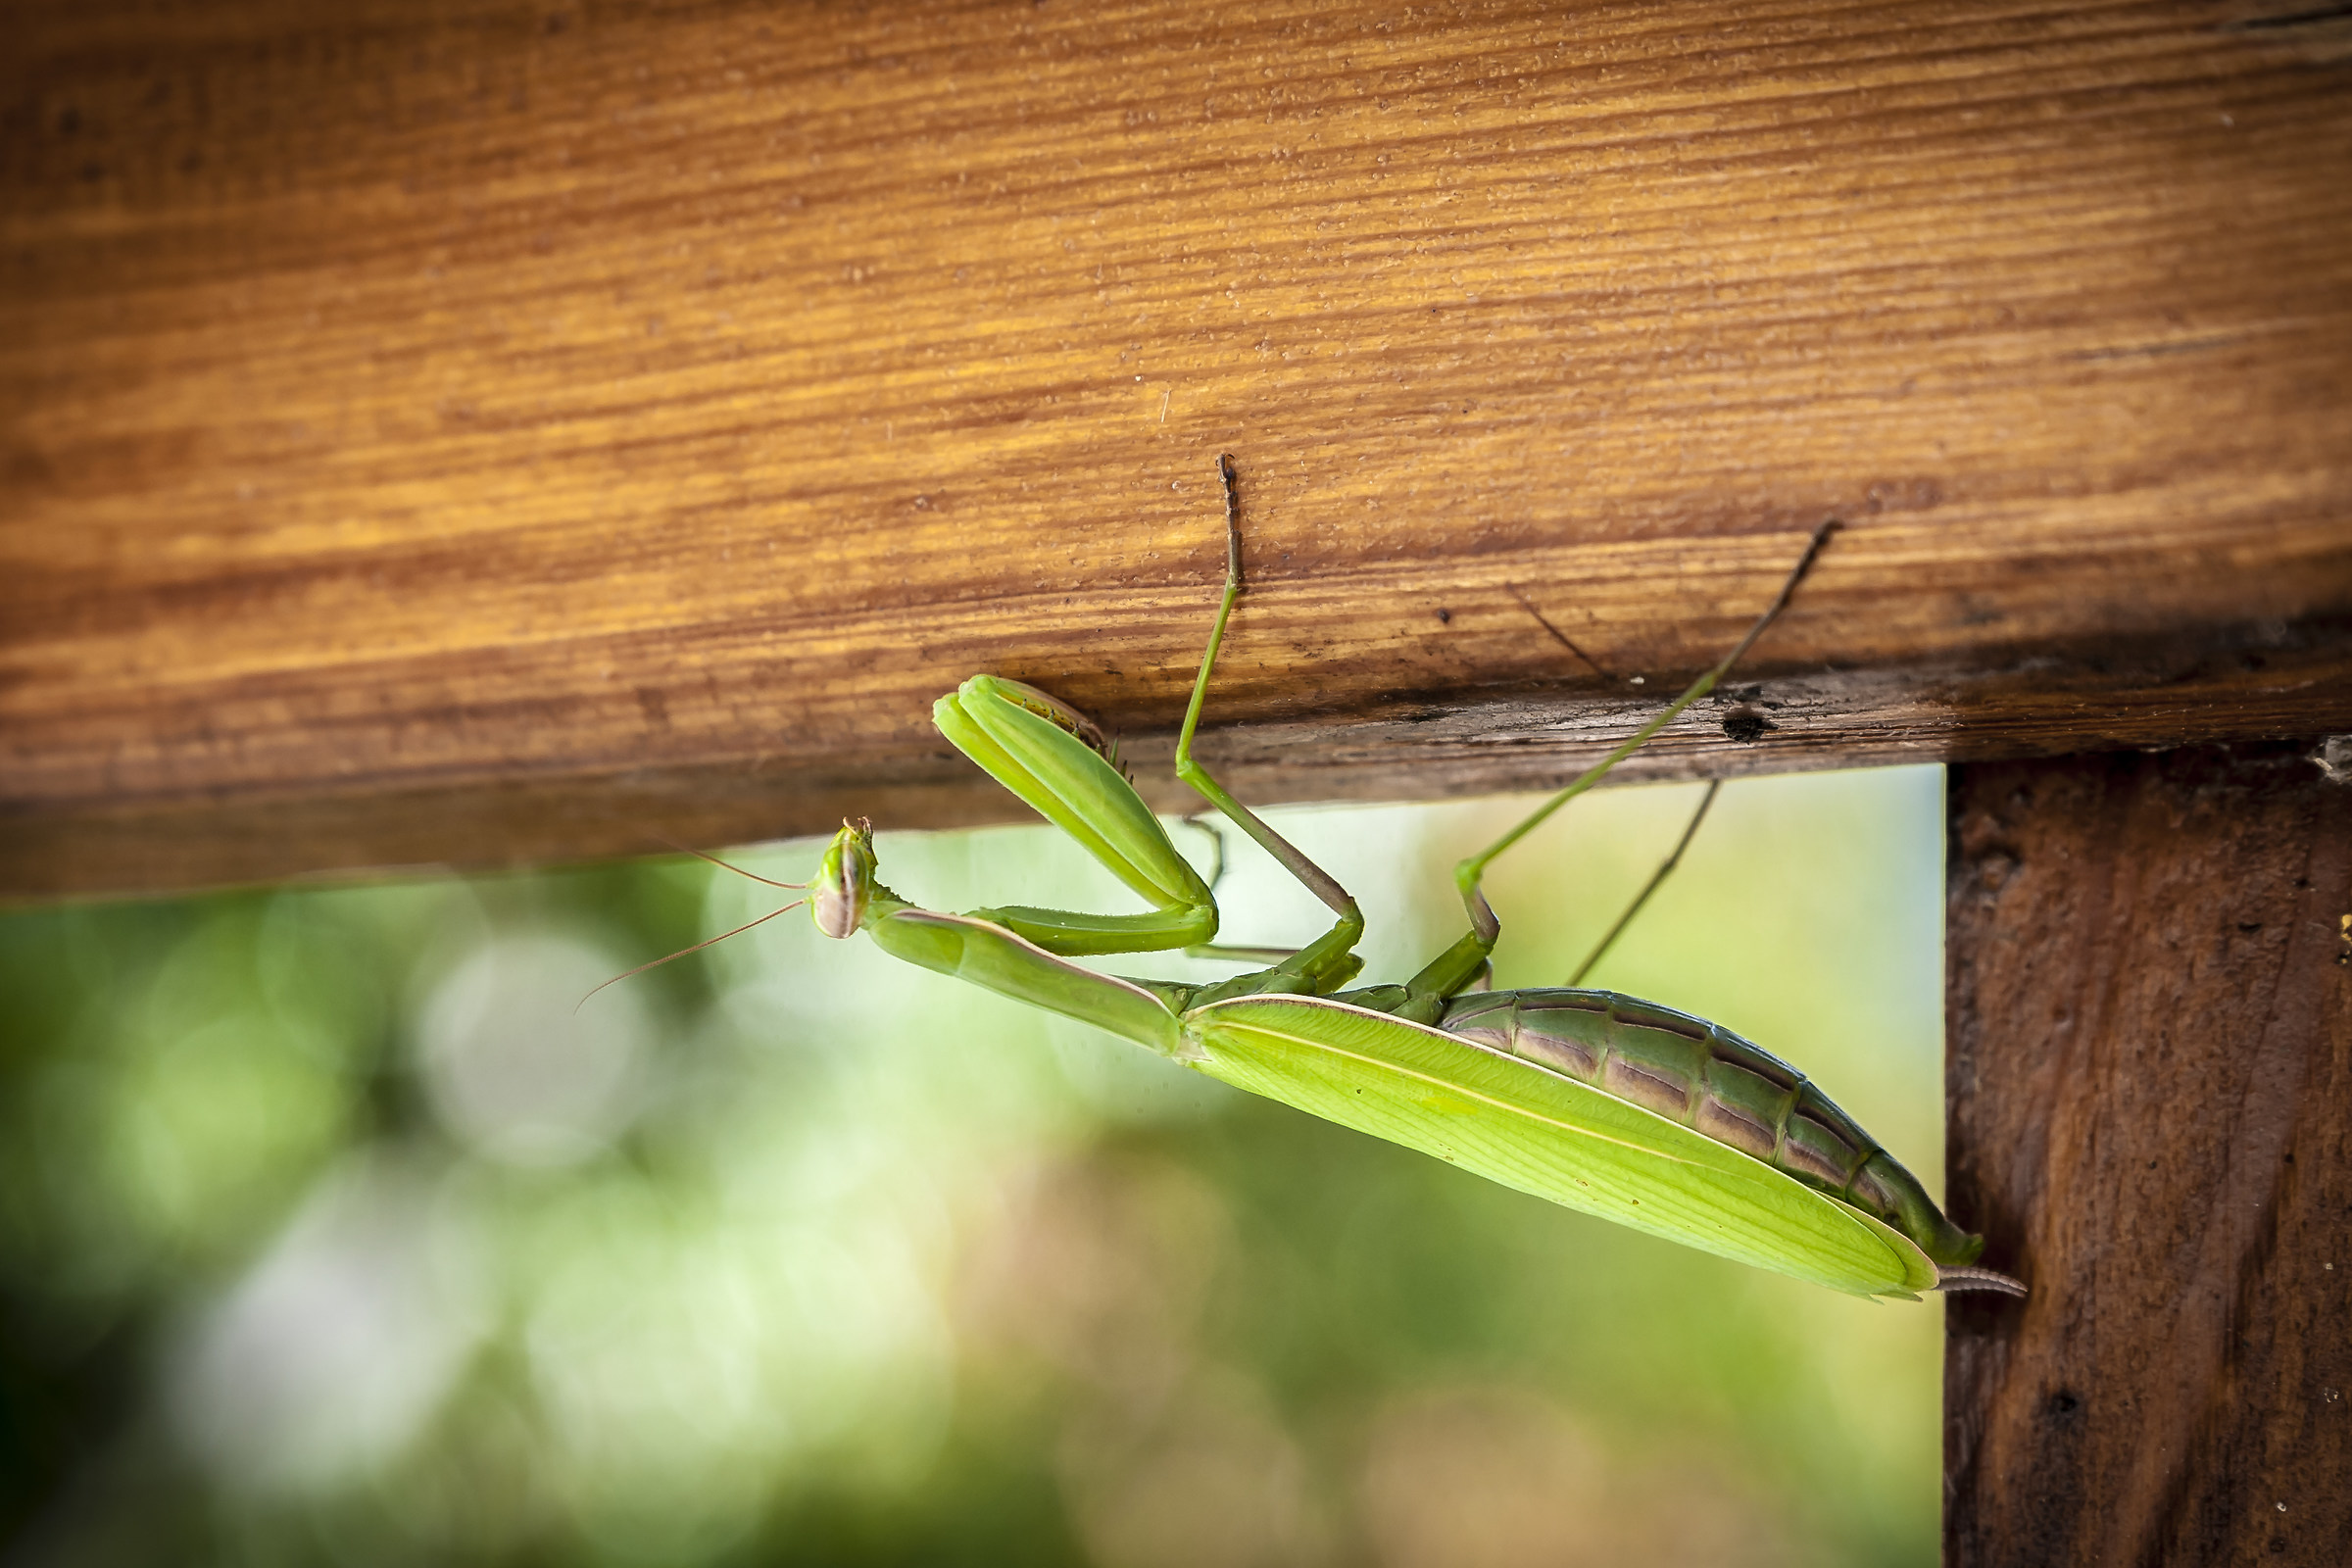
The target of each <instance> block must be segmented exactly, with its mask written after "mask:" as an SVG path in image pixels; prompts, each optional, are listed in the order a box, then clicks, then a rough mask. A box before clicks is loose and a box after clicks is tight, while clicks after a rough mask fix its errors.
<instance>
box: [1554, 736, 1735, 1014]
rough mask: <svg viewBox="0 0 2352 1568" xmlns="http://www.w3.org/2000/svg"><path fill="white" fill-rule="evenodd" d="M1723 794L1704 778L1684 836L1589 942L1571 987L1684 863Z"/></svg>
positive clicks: (1718, 784) (1714, 782) (1717, 782)
mask: <svg viewBox="0 0 2352 1568" xmlns="http://www.w3.org/2000/svg"><path fill="white" fill-rule="evenodd" d="M1722 793H1723V780H1721V779H1719V778H1711V779H1709V780H1707V792H1706V794H1704V795H1702V796H1700V797H1699V798H1698V809H1697V810H1695V811H1692V812H1691V820H1690V821H1689V822H1686V823H1685V824H1683V836H1682V837H1681V838H1679V839H1677V840H1675V844H1674V849H1673V850H1672V851H1671V852H1670V853H1669V854H1668V855H1667V857H1666V858H1665V859H1663V860H1661V861H1659V862H1658V868H1657V869H1656V870H1655V871H1652V872H1650V873H1649V880H1648V881H1647V882H1644V883H1642V891H1641V892H1639V893H1637V894H1635V895H1634V902H1633V903H1631V904H1629V905H1627V906H1626V907H1625V912H1624V913H1623V914H1620V915H1619V916H1617V923H1616V924H1615V925H1612V926H1610V927H1609V929H1608V932H1607V934H1606V935H1604V936H1603V937H1602V938H1601V939H1600V940H1599V941H1598V942H1595V943H1593V951H1592V952H1590V953H1588V954H1586V955H1585V961H1584V962H1582V963H1580V964H1578V965H1577V966H1576V972H1575V973H1574V974H1572V975H1570V976H1569V977H1568V983H1569V984H1570V985H1571V986H1581V985H1583V984H1584V983H1585V976H1586V975H1589V974H1591V973H1592V972H1593V965H1594V964H1596V963H1598V962H1600V960H1601V959H1602V958H1603V957H1604V956H1607V954H1608V951H1609V949H1611V948H1613V947H1615V946H1616V945H1617V939H1618V938H1619V937H1621V936H1623V935H1625V928H1626V927H1627V926H1629V925H1632V924H1633V923H1634V916H1635V915H1637V914H1640V913H1641V912H1642V906H1643V905H1644V904H1647V903H1648V902H1649V896H1650V895H1651V894H1653V893H1655V892H1657V891H1658V886H1659V884H1660V883H1662V882H1664V881H1665V880H1666V878H1667V877H1669V876H1671V875H1672V874H1673V873H1674V868H1675V867H1676V866H1678V865H1680V864H1682V863H1683V852H1684V851H1685V850H1687V849H1689V848H1690V847H1691V840H1692V839H1694V838H1696V837H1698V824H1699V823H1701V822H1704V821H1705V820H1706V819H1707V808H1708V807H1710V806H1713V805H1714V804H1715V797H1716V796H1718V795H1720V794H1722Z"/></svg>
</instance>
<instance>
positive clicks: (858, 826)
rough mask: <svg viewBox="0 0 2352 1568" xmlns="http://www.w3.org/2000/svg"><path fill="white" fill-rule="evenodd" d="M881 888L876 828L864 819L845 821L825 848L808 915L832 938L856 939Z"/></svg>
mask: <svg viewBox="0 0 2352 1568" xmlns="http://www.w3.org/2000/svg"><path fill="white" fill-rule="evenodd" d="M879 886H880V884H878V883H877V882H875V880H874V829H873V824H872V823H870V822H868V821H866V820H865V819H864V818H862V817H860V818H858V820H857V821H855V822H851V821H846V820H845V821H844V822H843V823H842V824H841V831H840V832H838V833H836V834H834V835H833V842H832V843H831V844H829V845H827V846H826V847H825V858H824V859H823V860H822V861H821V862H820V863H819V864H818V866H817V868H816V877H815V880H814V881H813V882H811V883H810V884H809V913H810V914H811V915H812V916H814V918H815V920H816V928H817V929H818V930H819V931H822V932H823V933H824V934H825V935H827V936H829V937H836V938H842V937H849V936H854V935H856V934H857V931H858V927H859V926H860V925H862V924H864V923H865V907H866V905H867V903H868V902H869V901H871V900H872V898H873V896H874V891H875V889H876V888H877V887H879Z"/></svg>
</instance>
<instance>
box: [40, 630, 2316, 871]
mask: <svg viewBox="0 0 2352 1568" xmlns="http://www.w3.org/2000/svg"><path fill="white" fill-rule="evenodd" d="M1682 678H1686V677H1682V676H1670V677H1655V678H1653V679H1651V680H1650V681H1648V682H1646V683H1645V684H1644V686H1643V687H1642V688H1640V689H1636V688H1632V687H1629V686H1624V685H1619V686H1617V687H1616V688H1614V689H1607V690H1600V691H1595V690H1593V688H1592V686H1591V684H1590V683H1589V682H1588V683H1586V684H1584V685H1582V686H1579V687H1575V688H1562V689H1552V690H1545V691H1507V692H1496V693H1486V694H1469V695H1466V696H1465V695H1462V694H1441V695H1431V696H1428V697H1414V696H1411V695H1404V696H1399V697H1397V698H1396V699H1394V700H1392V701H1391V702H1390V703H1388V704H1385V705H1382V706H1380V707H1379V708H1378V709H1376V710H1374V711H1366V712H1357V713H1349V714H1331V715H1310V716H1307V717H1303V718H1300V719H1297V720H1293V721H1289V722H1281V723H1265V724H1251V725H1244V726H1233V727H1219V726H1216V725H1215V724H1214V723H1213V722H1212V723H1211V724H1210V726H1209V727H1208V728H1207V729H1205V730H1204V731H1203V738H1202V743H1201V755H1202V756H1203V759H1204V760H1207V761H1208V762H1209V763H1210V765H1211V766H1212V767H1214V768H1215V769H1216V770H1217V772H1218V774H1219V776H1220V777H1222V778H1224V779H1225V780H1226V782H1227V783H1228V784H1229V786H1230V787H1232V788H1234V789H1236V790H1237V791H1238V792H1239V793H1240V794H1241V795H1242V796H1243V797H1244V798H1245V799H1248V800H1250V801H1251V802H1253V803H1258V804H1265V805H1276V804H1286V803H1304V802H1326V801H1350V800H1411V799H1442V798H1448V797H1459V796H1467V795H1478V794H1495V793H1503V792H1508V791H1515V790H1538V789H1547V788H1556V787H1557V786H1559V785H1560V784H1562V783H1564V782H1566V781H1567V780H1568V779H1570V778H1572V777H1574V776H1575V775H1576V773H1577V772H1578V771H1580V770H1581V769H1583V768H1585V767H1587V766H1589V765H1591V764H1592V763H1593V762H1594V761H1597V760H1599V759H1600V758H1601V757H1602V756H1603V755H1604V754H1605V753H1606V752H1607V750H1608V749H1609V748H1610V747H1612V746H1614V745H1616V744H1617V743H1618V742H1620V741H1622V740H1623V739H1624V738H1625V737H1626V736H1627V735H1629V734H1631V733H1632V732H1633V731H1634V730H1635V729H1636V728H1638V727H1639V726H1640V725H1641V724H1642V722H1643V721H1644V720H1645V719H1647V718H1648V717H1649V716H1650V715H1651V714H1653V713H1654V712H1655V711H1657V706H1658V703H1659V701H1660V698H1661V696H1662V695H1663V694H1666V693H1670V692H1671V691H1673V690H1674V682H1675V681H1677V680H1679V679H1682ZM1211 717H1212V720H1213V706H1212V713H1211ZM2341 731H2352V621H2339V620H2336V619H2333V618H2329V619H2326V620H2320V621H2315V622H2308V623H2303V624H2300V625H2296V626H2293V627H2282V626H2280V625H2279V624H2278V623H2277V622H2264V623H2262V624H2259V625H2256V626H2251V627H2246V628H2240V629H2238V630H2237V631H2235V632H2226V633H2222V634H2211V635H2205V636H2200V637H2193V638H2192V637H2184V638H2181V639H2176V640H2172V641H2169V642H2165V643H2148V644H2142V645H2140V646H2137V647H2131V648H2109V649H2108V650H2106V652H2105V653H2104V655H2103V656H2102V657H2099V658H2098V659H2097V660H2096V661H2095V662H2093V661H2092V660H2091V659H2089V658H2086V657H2083V656H2082V655H2078V656H2077V657H2076V658H2075V659H2073V660H2071V661H2070V660H2064V659H2061V658H2057V657H2048V656H2034V657H2022V656H2021V657H2020V658H2018V659H2017V660H2015V661H2012V662H2009V663H2008V664H2006V665H2005V666H2004V667H1999V668H1995V669H1989V670H1987V669H1969V670H1962V669H1957V668H1944V669H1908V670H1847V671H1836V670H1825V671H1817V672H1814V673H1804V674H1775V675H1771V676H1768V677H1765V678H1761V679H1756V680H1742V679H1739V678H1738V677H1737V675H1736V676H1735V678H1734V680H1733V681H1732V682H1731V683H1729V685H1728V686H1727V687H1726V688H1725V689H1723V690H1722V691H1719V692H1718V693H1716V694H1714V695H1713V696H1712V697H1710V698H1709V699H1708V700H1707V701H1706V702H1704V703H1702V704H1700V705H1699V706H1698V707H1697V708H1695V709H1693V710H1692V711H1691V712H1690V713H1689V714H1686V715H1685V717H1684V718H1683V719H1682V720H1680V721H1678V722H1677V723H1676V724H1674V725H1671V726H1669V728H1668V729H1667V730H1665V731H1664V732H1662V733H1661V734H1660V735H1659V736H1658V737H1657V738H1656V739H1655V740H1654V741H1653V742H1652V743H1651V745H1650V746H1648V747H1646V748H1645V749H1644V750H1643V751H1642V753H1641V754H1639V755H1638V756H1636V757H1635V758H1633V759H1631V760H1628V761H1627V762H1626V763H1624V764H1622V765H1621V767H1620V768H1619V769H1618V771H1617V773H1616V774H1615V775H1613V780H1614V781H1615V782H1623V783H1639V782H1646V781H1656V780H1667V779H1685V778H1696V777H1738V776H1741V775H1747V774H1759V773H1774V772H1790V771H1811V770H1819V769H1826V768H1838V767H1860V766H1883V765H1894V764H1901V763H1918V762H1939V761H1985V760H2003V759H2013V758H2025V757H2050V756H2058V755H2063V754H2067V753H2076V752H2098V751H2113V750H2119V749H2133V750H2164V749H2170V748H2174V747H2180V746H2185V745H2195V744H2205V743H2212V742H2222V741H2265V740H2273V741H2275V740H2283V739H2290V738H2297V737H2310V736H2318V735H2324V734H2329V733H2336V732H2341ZM1173 750H1174V737H1173V734H1172V733H1171V732H1164V731H1163V732H1154V733H1146V734H1140V735H1129V736H1125V737H1123V738H1122V751H1123V753H1124V755H1125V757H1126V759H1127V760H1128V763H1129V766H1130V767H1131V769H1132V771H1133V772H1134V775H1135V778H1136V781H1137V784H1138V787H1139V788H1140V789H1141V790H1142V791H1143V793H1144V794H1145V796H1146V797H1147V798H1148V799H1149V800H1151V801H1152V804H1153V805H1154V806H1155V807H1157V808H1158V809H1162V810H1166V811H1171V812H1182V811H1190V810H1193V809H1198V807H1199V805H1200V803H1199V802H1198V801H1197V800H1196V799H1194V798H1193V797H1192V795H1191V793H1190V792H1189V791H1187V790H1185V789H1184V788H1183V787H1182V786H1181V785H1179V784H1177V783H1176V782H1175V781H1174V780H1173V778H1172V777H1170V775H1169V771H1168V767H1169V760H1170V757H1171V756H1172V753H1173ZM851 816H862V817H867V818H870V819H871V820H873V821H874V823H875V824H876V826H877V827H880V828H882V829H885V830H894V829H901V828H908V827H914V828H925V829H939V828H956V827H971V826H980V825H986V824H991V823H1001V822H1017V821H1024V820H1028V819H1030V818H1029V813H1028V811H1027V810H1026V809H1025V808H1023V807H1022V806H1021V805H1020V803H1019V802H1018V801H1016V800H1014V799H1013V798H1012V797H1011V796H1009V795H1007V794H1006V793H1005V792H1004V791H1003V790H1001V789H999V788H998V787H997V786H996V785H995V784H994V783H993V782H992V781H991V780H989V779H988V778H987V777H986V776H985V775H983V774H981V773H980V771H979V770H978V769H977V768H976V767H974V766H972V765H971V764H970V763H969V762H967V761H965V760H963V759H962V758H960V757H958V756H956V754H955V753H954V752H953V751H952V750H951V749H950V748H949V747H948V746H947V744H946V743H945V742H944V741H939V740H937V738H936V737H933V738H932V743H931V744H930V745H929V746H928V747H927V748H926V749H925V750H923V751H921V752H919V753H913V752H899V753H894V754H882V755H869V756H865V757H861V758H854V759H848V760H839V759H837V760H831V761H830V762H819V763H797V762H795V761H793V760H787V759H780V758H779V759H769V760H764V761H761V762H759V763H752V764H744V765H738V766H727V767H684V768H662V767H648V768H636V769H625V770H605V771H597V772H586V771H581V772H565V773H562V774H557V775H552V776H532V775H530V774H527V773H524V774H520V775H517V776H514V777H497V778H492V777H480V778H456V779H449V780H438V781H424V782H421V783H420V782H417V781H400V782H395V783H387V782H386V781H382V780H359V781H355V782H354V783H353V784H352V785H351V786H350V787H348V788H344V789H340V790H332V791H329V790H313V791H304V792H300V793H295V792H276V793H273V792H268V791H252V792H247V793H238V794H233V795H232V794H226V793H222V794H217V795H210V796H205V797H199V798H194V799H164V800H154V801H143V802H132V803H124V804H113V805H110V806H108V807H106V808H105V809H91V810H87V811H73V810H47V811H42V812H38V813H34V812H29V811H17V812H14V813H10V814H6V815H0V899H5V900H8V901H12V902H22V901H29V900H37V899H50V898H57V897H66V896H86V897H120V896H137V895H144V894H155V893H163V892H172V891H183V890H193V889H200V888H210V887H225V886H233V885H240V884H252V883H261V882H270V881H277V880H282V879H286V878H294V877H319V876H328V877H336V878H345V877H371V876H384V875H416V874H427V873H439V872H444V871H449V870H487V869H502V868H514V867H520V866H527V865H533V864H542V863H547V862H552V861H563V860H581V859H596V858H621V857H633V856H644V855H654V854H661V853H665V851H664V849H663V845H664V843H665V841H678V842H685V843H692V844H697V845H705V846H718V845H725V844H741V843H749V842H756V841H762V840H769V839H778V838H791V837H798V836H803V835H811V834H821V833H825V832H829V831H830V830H831V829H832V828H833V827H834V826H835V825H837V824H838V823H839V822H840V821H841V820H842V819H843V818H844V817H851Z"/></svg>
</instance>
